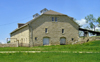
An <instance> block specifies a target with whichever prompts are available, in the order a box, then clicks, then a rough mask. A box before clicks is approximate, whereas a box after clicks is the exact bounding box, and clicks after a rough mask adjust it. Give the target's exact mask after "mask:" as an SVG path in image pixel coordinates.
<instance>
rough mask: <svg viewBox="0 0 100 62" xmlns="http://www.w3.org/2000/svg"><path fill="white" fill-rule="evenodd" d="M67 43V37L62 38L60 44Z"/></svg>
mask: <svg viewBox="0 0 100 62" xmlns="http://www.w3.org/2000/svg"><path fill="white" fill-rule="evenodd" d="M65 44H66V38H63V37H62V38H60V45H65Z"/></svg>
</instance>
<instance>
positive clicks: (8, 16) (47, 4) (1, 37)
mask: <svg viewBox="0 0 100 62" xmlns="http://www.w3.org/2000/svg"><path fill="white" fill-rule="evenodd" d="M44 8H47V9H48V10H50V9H51V10H54V11H57V12H60V13H63V14H66V15H68V16H71V17H74V18H75V19H76V20H77V21H78V22H79V23H80V24H81V25H85V24H86V23H85V21H86V20H85V19H84V18H85V16H87V15H89V14H93V15H94V17H96V18H98V17H99V16H100V0H0V42H2V43H6V38H10V32H12V31H13V30H14V29H16V28H17V23H26V22H28V21H30V20H31V19H32V18H33V17H32V16H33V15H34V14H35V13H39V14H40V10H42V9H44Z"/></svg>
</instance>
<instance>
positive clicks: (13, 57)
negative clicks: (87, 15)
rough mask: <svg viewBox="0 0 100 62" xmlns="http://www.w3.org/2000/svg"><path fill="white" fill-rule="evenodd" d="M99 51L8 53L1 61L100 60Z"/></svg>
mask: <svg viewBox="0 0 100 62" xmlns="http://www.w3.org/2000/svg"><path fill="white" fill-rule="evenodd" d="M99 56H100V54H98V53H88V54H86V53H82V54H80V53H33V54H32V53H7V54H0V62H99V61H100V58H99Z"/></svg>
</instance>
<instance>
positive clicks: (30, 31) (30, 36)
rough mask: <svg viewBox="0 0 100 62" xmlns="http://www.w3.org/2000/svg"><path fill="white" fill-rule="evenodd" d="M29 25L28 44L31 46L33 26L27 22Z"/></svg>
mask: <svg viewBox="0 0 100 62" xmlns="http://www.w3.org/2000/svg"><path fill="white" fill-rule="evenodd" d="M28 26H29V46H30V47H33V45H34V44H33V28H32V26H30V24H28Z"/></svg>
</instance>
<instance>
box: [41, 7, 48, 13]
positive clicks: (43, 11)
mask: <svg viewBox="0 0 100 62" xmlns="http://www.w3.org/2000/svg"><path fill="white" fill-rule="evenodd" d="M47 11H48V9H46V8H44V9H43V10H41V11H40V12H41V14H43V13H45V12H47Z"/></svg>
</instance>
